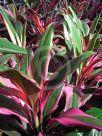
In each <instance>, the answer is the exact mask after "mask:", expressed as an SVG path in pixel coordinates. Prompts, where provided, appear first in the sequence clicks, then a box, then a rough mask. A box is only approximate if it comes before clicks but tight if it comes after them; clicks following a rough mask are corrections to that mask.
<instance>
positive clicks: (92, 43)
mask: <svg viewBox="0 0 102 136" xmlns="http://www.w3.org/2000/svg"><path fill="white" fill-rule="evenodd" d="M98 39H99V36H98V34H97V33H96V34H95V35H94V36H93V37H92V39H91V40H90V41H89V44H88V51H93V50H94V49H95V48H97V47H98V45H99V43H97V40H98Z"/></svg>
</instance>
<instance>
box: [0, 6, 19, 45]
mask: <svg viewBox="0 0 102 136" xmlns="http://www.w3.org/2000/svg"><path fill="white" fill-rule="evenodd" d="M0 14H1V15H2V17H3V19H4V22H5V25H6V28H7V30H8V33H9V35H10V38H11V40H12V42H13V43H14V44H17V45H19V46H20V47H21V42H20V39H19V37H18V35H17V33H16V31H15V28H14V26H13V25H12V23H11V21H10V18H9V16H8V15H7V13H6V12H5V9H4V8H3V7H2V6H0Z"/></svg>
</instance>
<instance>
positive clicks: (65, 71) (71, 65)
mask: <svg viewBox="0 0 102 136" xmlns="http://www.w3.org/2000/svg"><path fill="white" fill-rule="evenodd" d="M92 54H94V52H91V51H88V52H86V53H84V54H83V55H80V56H79V57H77V58H75V59H72V60H71V61H69V62H67V63H66V64H65V65H64V66H62V67H60V68H59V69H58V70H57V71H56V72H55V73H54V74H53V75H52V76H51V77H50V78H49V80H48V83H47V89H48V90H49V89H53V88H56V87H58V86H60V85H61V83H62V82H63V81H64V79H65V78H66V77H67V76H68V75H70V74H72V73H73V72H74V71H75V70H76V69H77V68H78V67H79V66H80V64H81V63H82V62H83V61H84V60H86V59H87V58H88V57H90V56H91V55H92Z"/></svg>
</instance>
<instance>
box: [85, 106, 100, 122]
mask: <svg viewBox="0 0 102 136" xmlns="http://www.w3.org/2000/svg"><path fill="white" fill-rule="evenodd" d="M86 113H88V114H90V115H93V116H94V117H96V118H98V119H100V120H102V109H99V108H96V107H92V108H90V109H89V110H87V111H86Z"/></svg>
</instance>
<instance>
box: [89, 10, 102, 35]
mask: <svg viewBox="0 0 102 136" xmlns="http://www.w3.org/2000/svg"><path fill="white" fill-rule="evenodd" d="M101 14H102V12H101V13H100V14H98V15H97V16H96V18H95V19H94V21H93V22H92V25H91V28H90V33H94V31H95V30H96V26H97V24H98V21H99V19H100V17H101Z"/></svg>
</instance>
